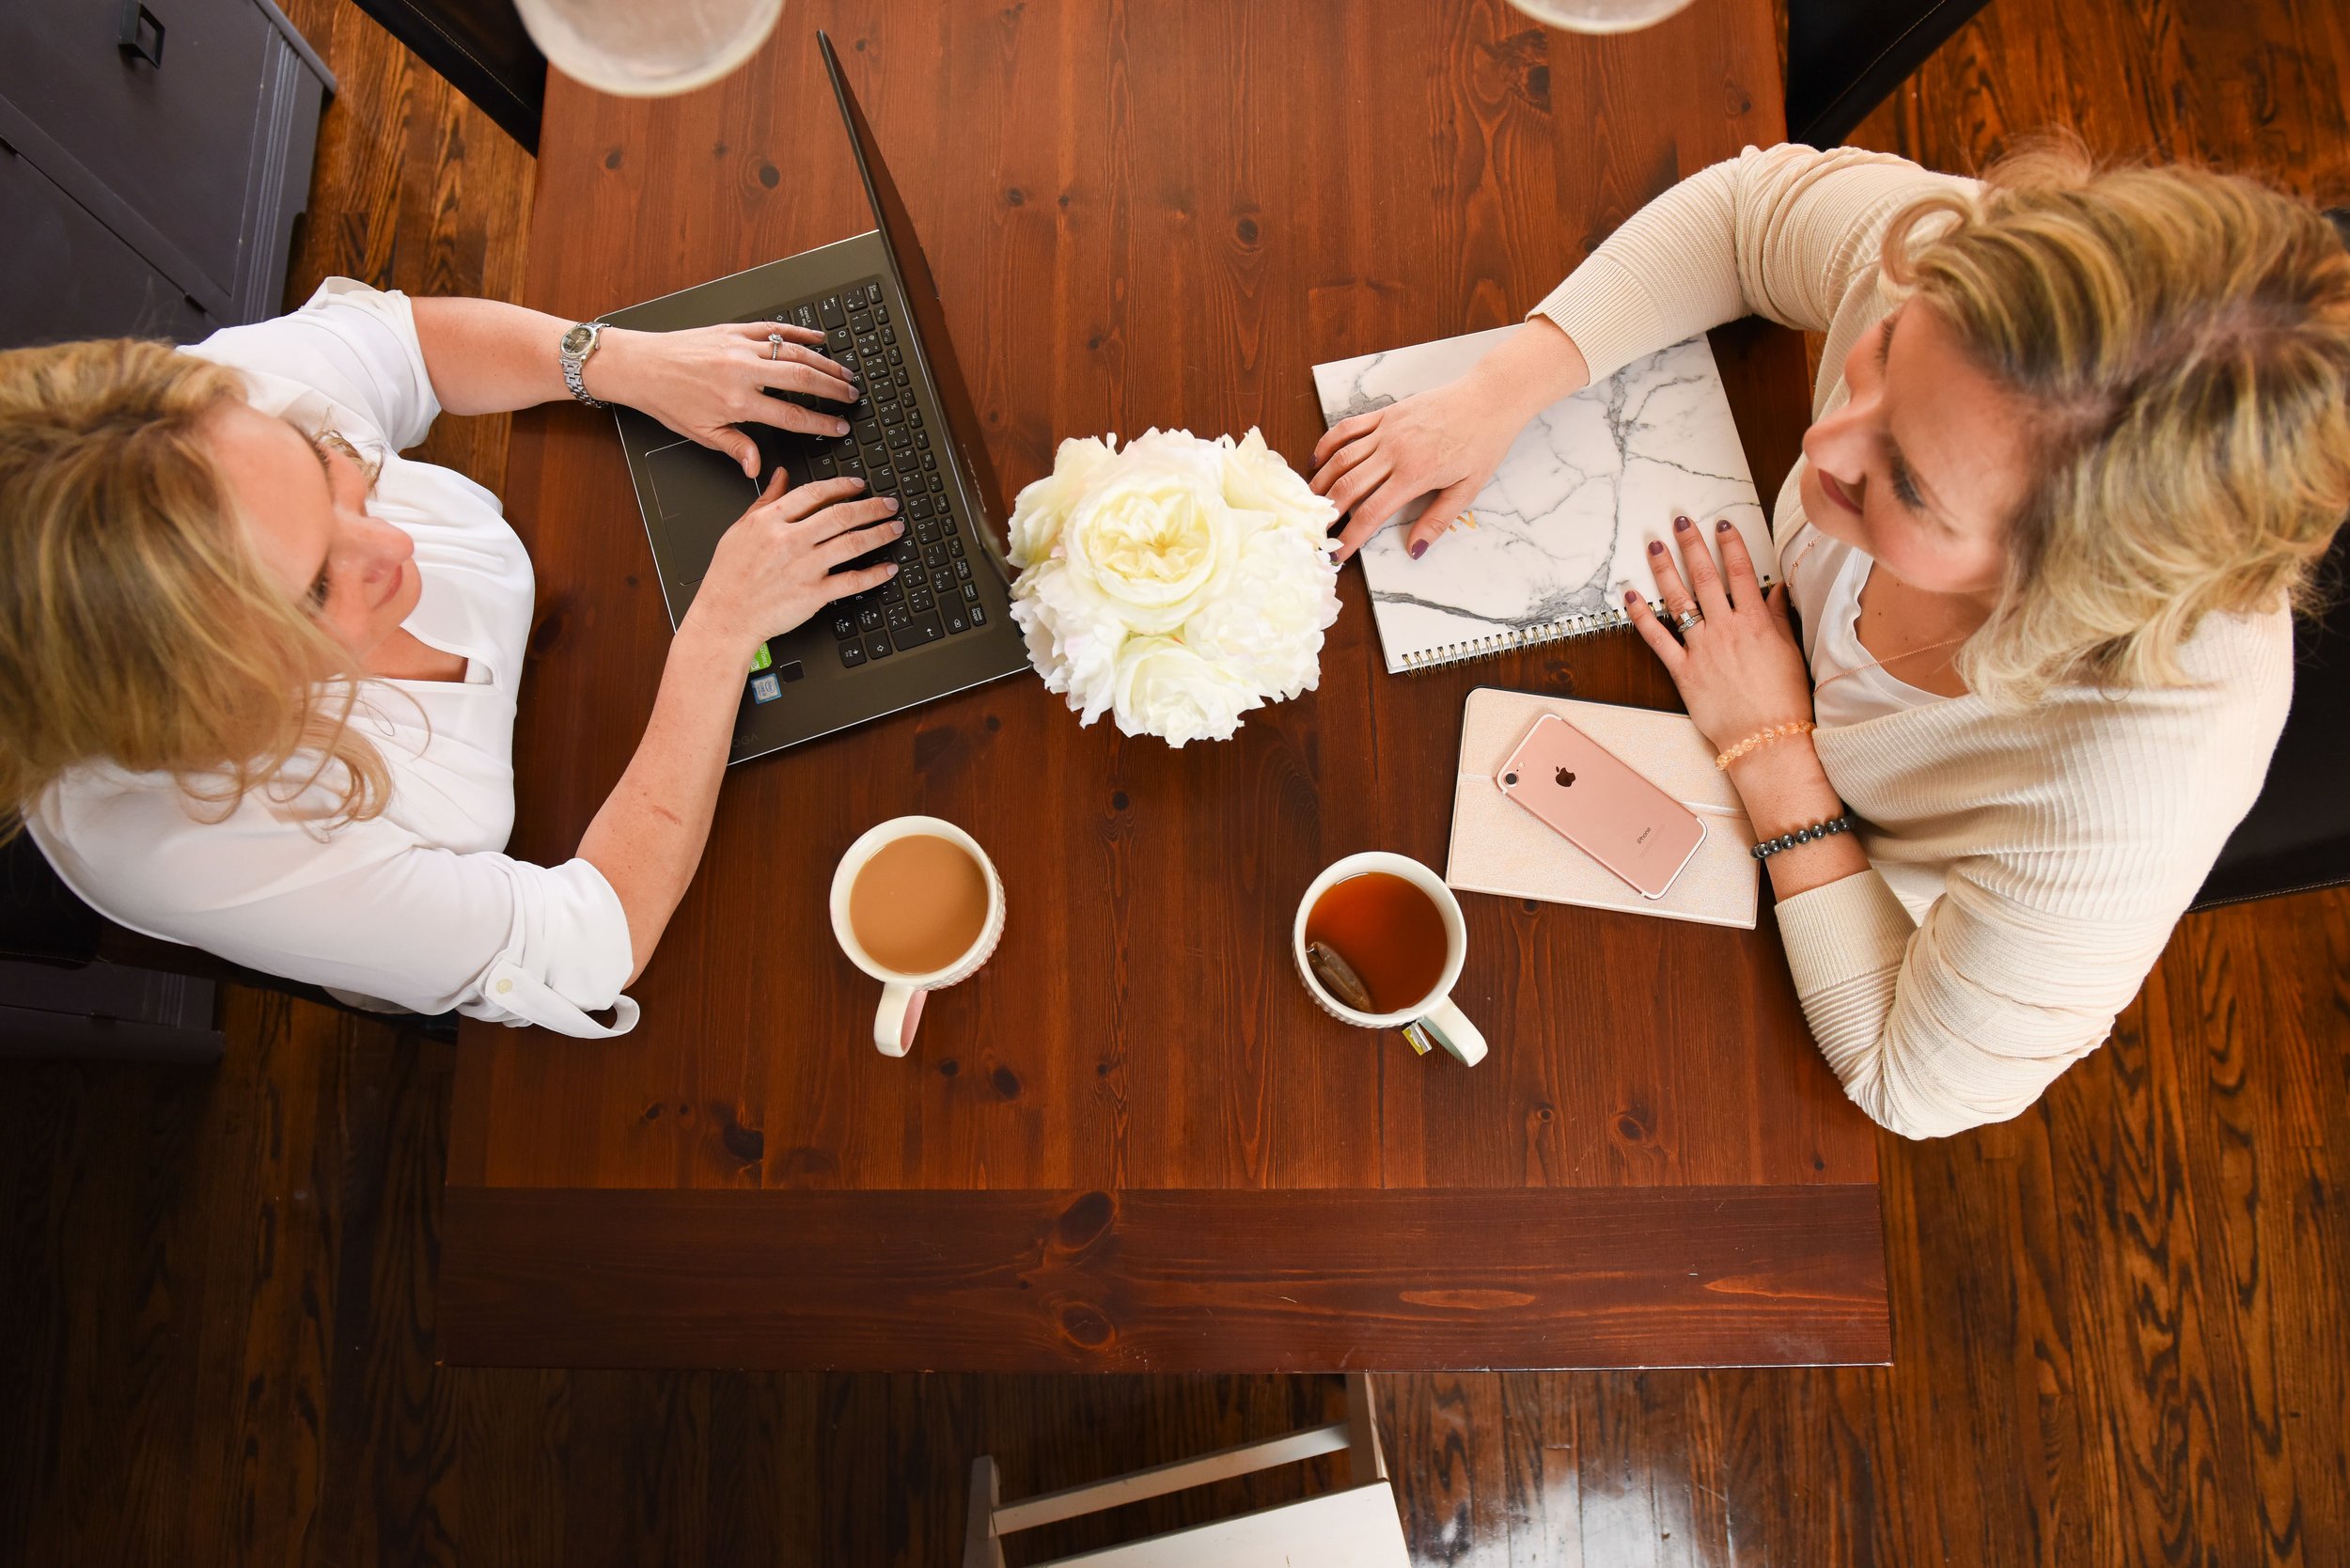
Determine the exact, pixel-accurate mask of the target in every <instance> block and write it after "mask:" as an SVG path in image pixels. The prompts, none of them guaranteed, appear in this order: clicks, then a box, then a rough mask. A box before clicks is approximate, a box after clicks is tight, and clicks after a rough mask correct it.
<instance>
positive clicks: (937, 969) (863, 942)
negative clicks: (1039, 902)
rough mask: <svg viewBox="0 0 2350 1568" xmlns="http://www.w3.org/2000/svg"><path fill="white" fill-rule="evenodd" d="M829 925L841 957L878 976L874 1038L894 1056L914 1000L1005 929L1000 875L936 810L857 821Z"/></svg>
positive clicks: (977, 959) (974, 958)
mask: <svg viewBox="0 0 2350 1568" xmlns="http://www.w3.org/2000/svg"><path fill="white" fill-rule="evenodd" d="M832 932H833V935H834V937H835V938H836V939H837V940H838V942H839V943H840V949H841V950H842V951H843V952H845V953H847V954H848V955H849V961H850V962H851V963H853V964H855V965H856V966H857V967H858V968H860V969H862V970H864V971H865V972H866V973H867V974H869V975H870V976H872V977H873V978H874V979H875V980H879V981H881V982H882V999H881V1007H880V1009H879V1011H876V1012H875V1013H874V1015H873V1047H874V1049H876V1050H878V1051H879V1052H881V1054H882V1055H884V1056H885V1057H901V1056H904V1055H905V1054H906V1051H907V1049H908V1048H909V1047H910V1046H912V1045H913V1043H914V1031H915V1028H916V1027H917V1025H919V1024H920V1022H921V1019H922V1001H923V998H924V997H925V996H928V995H929V994H930V993H931V992H932V991H935V990H938V989H939V988H940V987H942V986H948V985H953V984H954V983H955V982H957V981H958V980H968V979H969V978H970V977H971V976H972V975H974V974H976V973H977V972H978V971H979V966H980V965H981V964H985V963H986V962H987V961H988V959H989V958H990V957H991V956H993V954H994V953H995V944H996V943H997V942H998V941H999V940H1000V939H1001V938H1002V936H1003V934H1004V885H1003V883H1002V881H1001V879H999V878H998V877H997V876H996V874H995V865H994V863H993V862H991V861H990V860H989V859H988V857H987V852H986V851H985V850H982V849H981V848H979V841H978V840H977V839H973V838H972V837H971V835H969V834H968V833H965V832H964V830H963V829H961V828H959V827H957V826H956V825H955V824H954V823H950V822H944V821H941V820H940V819H939V818H936V817H895V818H892V819H891V820H890V821H888V822H885V823H881V824H880V825H878V826H876V827H872V828H869V829H867V830H866V832H865V834H864V835H863V837H861V838H859V839H857V841H856V842H855V843H854V844H851V845H850V846H849V852H848V854H846V855H842V856H841V857H840V866H839V869H838V870H836V871H834V872H833V876H832Z"/></svg>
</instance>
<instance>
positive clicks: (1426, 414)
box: [1313, 316, 1590, 561]
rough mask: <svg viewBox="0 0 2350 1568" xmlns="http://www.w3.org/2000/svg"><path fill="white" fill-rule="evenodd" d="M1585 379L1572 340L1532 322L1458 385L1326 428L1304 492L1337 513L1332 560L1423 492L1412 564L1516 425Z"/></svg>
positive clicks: (1486, 472)
mask: <svg viewBox="0 0 2350 1568" xmlns="http://www.w3.org/2000/svg"><path fill="white" fill-rule="evenodd" d="M1589 379H1590V369H1589V367H1588V366H1586V365H1585V363H1584V360H1583V351H1582V350H1580V349H1578V348H1576V347H1575V340H1574V339H1573V338H1571V337H1568V336H1567V335H1566V333H1565V332H1563V331H1561V330H1560V329H1559V325H1558V323H1557V322H1555V321H1551V320H1550V319H1549V318H1547V317H1545V316H1536V317H1534V318H1533V319H1531V320H1530V321H1528V322H1527V323H1526V324H1525V325H1524V326H1522V327H1520V328H1519V329H1518V330H1517V331H1515V332H1513V333H1512V334H1510V336H1509V337H1506V338H1504V339H1503V340H1502V342H1501V344H1500V346H1499V347H1497V348H1496V349H1495V350H1494V351H1493V352H1492V353H1488V354H1486V355H1485V357H1484V358H1482V359H1481V360H1479V361H1478V362H1477V364H1476V366H1475V367H1474V368H1471V369H1470V371H1469V372H1468V374H1466V375H1465V376H1463V377H1461V378H1460V379H1459V380H1458V381H1451V382H1447V383H1446V384H1444V385H1442V386H1432V387H1430V388H1429V389H1428V390H1427V391H1425V392H1416V393H1414V394H1413V395H1412V396H1410V397H1408V398H1405V399H1403V400H1402V401H1400V402H1393V403H1389V404H1388V405H1387V407H1385V408H1375V409H1372V410H1371V412H1370V413H1369V414H1358V415H1356V416H1355V417H1354V418H1352V419H1341V420H1340V421H1339V422H1338V423H1337V424H1335V425H1333V426H1331V427H1330V429H1329V431H1328V432H1327V433H1326V434H1324V436H1323V438H1322V440H1321V441H1320V442H1318V443H1317V444H1316V445H1315V447H1314V478H1313V488H1314V494H1318V495H1324V496H1327V497H1329V499H1330V502H1331V504H1332V505H1334V506H1336V507H1337V508H1338V509H1339V510H1340V512H1342V513H1345V514H1347V524H1346V527H1345V529H1344V531H1343V532H1341V533H1340V535H1339V541H1340V548H1339V553H1338V558H1339V559H1340V560H1341V561H1342V560H1344V559H1346V558H1347V557H1349V556H1352V555H1353V554H1354V553H1355V551H1357V550H1359V549H1361V548H1362V547H1363V543H1364V541H1367V540H1369V539H1370V538H1371V535H1373V534H1375V533H1377V532H1378V531H1379V529H1380V528H1381V526H1382V525H1385V524H1386V523H1387V519H1388V518H1390V517H1393V516H1394V515H1395V514H1396V513H1397V512H1399V511H1401V510H1402V509H1403V508H1404V507H1405V506H1406V505H1408V504H1409V503H1410V502H1411V501H1412V500H1413V498H1414V497H1416V496H1420V495H1433V498H1432V499H1431V500H1430V501H1429V503H1428V508H1427V510H1424V511H1422V512H1421V513H1420V514H1419V517H1418V521H1416V522H1415V523H1413V525H1412V534H1411V538H1410V540H1409V541H1408V548H1409V549H1410V551H1411V554H1412V558H1413V559H1415V560H1418V558H1419V557H1420V556H1421V555H1422V554H1423V553H1425V552H1426V550H1427V549H1428V546H1429V545H1430V544H1431V543H1432V542H1434V541H1435V539H1436V538H1437V537H1438V536H1439V535H1441V534H1442V533H1444V532H1445V530H1446V529H1448V528H1449V527H1451V526H1452V520H1453V519H1454V518H1456V517H1458V516H1460V515H1461V509H1462V508H1463V507H1465V506H1467V505H1468V504H1469V502H1470V501H1472V500H1474V499H1476V496H1477V493H1478V492H1479V491H1481V490H1482V489H1484V488H1485V485H1486V483H1487V481H1489V480H1490V479H1492V478H1493V477H1494V470H1495V469H1496V468H1498V467H1500V466H1501V460H1502V458H1503V456H1504V455H1506V454H1507V453H1508V452H1509V450H1510V443H1511V442H1512V441H1515V440H1516V439H1517V438H1518V431H1521V430H1523V429H1525V428H1526V422H1527V421H1528V419H1530V418H1532V417H1533V416H1534V415H1535V414H1536V412H1537V411H1539V410H1542V409H1545V408H1548V407H1549V406H1550V405H1551V404H1552V403H1555V402H1557V401H1558V400H1559V399H1561V398H1563V397H1566V396H1567V395H1568V394H1569V393H1572V392H1575V391H1576V390H1578V389H1580V388H1581V387H1582V386H1583V385H1584V384H1585V383H1586V382H1587V381H1588V380H1589Z"/></svg>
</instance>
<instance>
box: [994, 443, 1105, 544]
mask: <svg viewBox="0 0 2350 1568" xmlns="http://www.w3.org/2000/svg"><path fill="white" fill-rule="evenodd" d="M1117 451H1118V437H1116V436H1114V435H1113V436H1111V437H1110V438H1109V439H1108V440H1107V441H1104V440H1102V439H1101V438H1100V437H1098V436H1090V435H1089V436H1085V437H1083V438H1076V437H1073V438H1071V439H1070V440H1067V441H1064V442H1062V443H1061V444H1060V447H1059V449H1058V450H1057V451H1056V452H1054V454H1053V471H1052V472H1051V473H1049V474H1047V475H1045V476H1044V477H1043V478H1041V479H1039V480H1037V481H1036V482H1035V483H1034V484H1031V485H1029V486H1027V487H1026V488H1025V489H1023V490H1022V491H1021V492H1020V497H1019V499H1018V500H1016V501H1014V502H1013V503H1012V508H1011V522H1010V523H1009V524H1007V525H1005V531H1006V533H1007V534H1008V535H1009V536H1010V539H1009V543H1010V548H1011V564H1012V565H1014V566H1016V567H1022V568H1026V567H1028V566H1032V565H1034V564H1035V563H1036V562H1038V561H1041V560H1042V559H1043V558H1044V557H1046V556H1048V555H1050V554H1052V550H1053V545H1054V544H1055V542H1057V541H1058V540H1059V538H1060V530H1061V525H1062V524H1064V523H1065V522H1067V521H1068V519H1069V509H1070V506H1071V504H1072V503H1073V502H1074V501H1075V500H1076V498H1077V497H1078V496H1079V495H1080V494H1084V491H1085V487H1086V485H1087V484H1088V482H1089V481H1090V480H1091V479H1092V478H1093V476H1094V475H1096V474H1098V473H1100V472H1101V471H1102V470H1103V469H1104V468H1105V467H1106V466H1108V464H1109V463H1111V462H1112V461H1113V460H1114V459H1115V458H1116V456H1117Z"/></svg>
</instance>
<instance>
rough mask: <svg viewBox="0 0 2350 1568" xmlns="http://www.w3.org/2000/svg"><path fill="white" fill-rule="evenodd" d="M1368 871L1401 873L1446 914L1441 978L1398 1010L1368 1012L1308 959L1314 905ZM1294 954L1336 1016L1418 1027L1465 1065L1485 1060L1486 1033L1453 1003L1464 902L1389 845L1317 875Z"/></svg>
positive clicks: (1300, 914) (1362, 1023)
mask: <svg viewBox="0 0 2350 1568" xmlns="http://www.w3.org/2000/svg"><path fill="white" fill-rule="evenodd" d="M1367 871H1385V872H1387V874H1388V875H1389V876H1395V877H1401V878H1402V879H1403V880H1404V881H1406V882H1408V883H1410V884H1411V885H1412V886H1415V887H1417V888H1418V889H1419V890H1420V891H1421V892H1423V893H1425V894H1427V895H1428V899H1429V902H1432V903H1434V905H1435V906H1436V912H1437V913H1438V914H1439V915H1441V916H1443V917H1444V931H1445V961H1444V970H1443V973H1442V976H1441V978H1440V979H1438V980H1437V981H1436V984H1435V986H1434V988H1433V989H1432V990H1431V991H1430V992H1429V993H1428V995H1427V996H1423V997H1421V998H1420V999H1419V1000H1418V1001H1417V1002H1415V1003H1413V1004H1412V1005H1411V1006H1410V1007H1406V1008H1402V1009H1400V1010H1398V1011H1394V1012H1364V1011H1360V1010H1358V1009H1355V1008H1353V1007H1349V1006H1348V1005H1347V1004H1346V1003H1344V1002H1341V1001H1340V1000H1339V999H1338V998H1337V997H1335V996H1331V995H1330V993H1329V992H1328V991H1326V990H1324V988H1323V985H1322V982H1321V981H1320V980H1317V979H1316V978H1315V976H1314V972H1313V967H1312V965H1311V964H1308V962H1307V959H1306V920H1307V917H1308V916H1310V915H1311V914H1312V913H1313V909H1314V905H1315V904H1316V903H1317V902H1320V901H1321V899H1322V895H1323V894H1324V893H1326V892H1328V891H1329V890H1330V889H1331V888H1332V887H1334V886H1338V885H1339V884H1340V883H1341V882H1344V881H1345V880H1346V879H1347V878H1348V877H1352V876H1361V875H1362V874H1364V873H1365V872H1367ZM1290 954H1291V956H1292V957H1293V959H1295V960H1296V963H1297V978H1298V979H1299V980H1303V981H1304V982H1305V985H1306V994H1307V995H1308V996H1311V997H1312V998H1313V999H1314V1001H1315V1003H1316V1004H1317V1005H1319V1006H1320V1007H1321V1009H1322V1011H1324V1012H1326V1013H1328V1014H1329V1015H1330V1016H1331V1017H1333V1018H1336V1019H1339V1020H1340V1021H1341V1022H1343V1023H1348V1024H1353V1025H1355V1027H1357V1028H1365V1029H1403V1030H1405V1032H1406V1033H1410V1032H1412V1031H1413V1030H1414V1029H1418V1031H1420V1032H1422V1033H1424V1034H1426V1035H1428V1036H1429V1037H1431V1038H1433V1039H1434V1041H1435V1043H1437V1044H1439V1045H1442V1046H1443V1047H1444V1048H1445V1049H1446V1050H1448V1051H1449V1052H1451V1053H1452V1055H1454V1056H1455V1057H1457V1058H1460V1060H1461V1062H1462V1064H1463V1065H1464V1066H1470V1067H1473V1066H1475V1065H1476V1064H1477V1063H1479V1062H1481V1061H1482V1060H1484V1059H1485V1037H1484V1035H1482V1034H1481V1033H1480V1032H1479V1031H1478V1027H1477V1026H1476V1025H1474V1024H1472V1023H1470V1022H1469V1021H1468V1019H1467V1018H1466V1017H1465V1016H1464V1015H1463V1013H1462V1011H1461V1010H1460V1009H1459V1008H1457V1007H1455V1006H1453V1005H1452V996H1451V993H1452V988H1453V986H1455V985H1457V984H1458V983H1460V980H1461V964H1462V962H1463V961H1464V960H1465V959H1466V958H1467V957H1468V923H1467V922H1466V921H1465V920H1464V919H1462V917H1461V902H1460V900H1458V899H1456V898H1454V897H1453V896H1452V889H1451V888H1449V887H1447V886H1445V885H1444V879H1443V878H1442V877H1440V876H1438V875H1437V874H1436V873H1435V872H1434V871H1432V870H1429V869H1428V868H1427V867H1425V866H1423V865H1421V864H1420V863H1419V862H1418V861H1417V860H1414V859H1412V858H1410V857H1409V856H1407V855H1389V854H1387V852H1386V851H1384V850H1370V851H1366V852H1365V853H1363V854H1361V855H1348V856H1347V857H1346V858H1345V859H1343V860H1340V861H1338V862H1337V863H1336V864H1334V865H1332V866H1330V867H1329V868H1328V869H1327V870H1324V872H1323V873H1322V874H1321V875H1320V876H1318V877H1316V878H1314V880H1313V886H1310V887H1308V888H1307V889H1306V896H1305V897H1304V898H1302V899H1300V900H1299V901H1298V902H1297V919H1296V922H1295V924H1294V925H1293V927H1292V929H1291V933H1290Z"/></svg>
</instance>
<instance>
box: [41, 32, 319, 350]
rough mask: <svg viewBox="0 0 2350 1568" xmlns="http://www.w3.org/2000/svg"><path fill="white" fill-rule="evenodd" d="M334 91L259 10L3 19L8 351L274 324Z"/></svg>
mask: <svg viewBox="0 0 2350 1568" xmlns="http://www.w3.org/2000/svg"><path fill="white" fill-rule="evenodd" d="M334 86H335V79H334V77H333V75H332V74H330V73H329V72H328V71H327V70H326V67H325V64H324V63H323V62H322V61H321V60H320V59H319V57H318V55H316V54H315V53H313V52H312V51H311V49H310V47H309V45H308V44H307V43H305V42H304V41H303V39H302V38H301V35H299V34H298V33H296V32H295V31H294V30H293V27H292V26H291V24H289V23H288V22H287V21H286V19H285V17H284V16H283V15H282V14H281V13H279V11H278V10H277V9H276V8H275V7H274V6H272V5H270V4H269V3H268V0H144V3H141V0H130V3H128V4H124V3H122V0H8V4H6V5H5V6H0V226H5V227H0V232H5V233H6V234H7V235H8V242H7V243H5V244H0V346H6V345H13V344H21V343H33V342H43V341H51V340H55V339H58V338H65V337H99V336H108V335H114V334H136V335H142V336H164V337H173V338H176V339H179V340H180V341H186V340H188V339H191V338H196V337H202V336H204V334H206V333H208V332H210V331H211V330H212V329H213V328H214V327H217V326H226V325H230V324H233V323H236V322H240V321H256V320H258V319H260V318H262V317H265V316H271V315H274V314H276V313H277V311H278V310H279V308H280V307H281V306H282V303H283V301H282V298H281V296H282V294H283V292H284V289H285V278H286V263H287V256H288V251H289V248H290V243H291V239H292V230H293V222H294V219H295V217H296V216H298V215H299V214H300V212H301V211H302V208H303V206H304V203H305V199H306V197H307V194H308V191H309V184H310V162H311V155H312V152H313V150H314V149H315V147H316V144H317V139H318V120H319V111H320V108H321V105H322V104H323V102H324V98H325V95H326V94H327V93H329V92H331V91H333V90H334Z"/></svg>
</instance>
